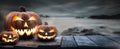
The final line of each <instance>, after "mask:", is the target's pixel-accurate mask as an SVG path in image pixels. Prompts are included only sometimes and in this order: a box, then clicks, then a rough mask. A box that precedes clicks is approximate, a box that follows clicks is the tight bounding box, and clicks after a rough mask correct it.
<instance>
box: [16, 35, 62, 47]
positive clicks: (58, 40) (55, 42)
mask: <svg viewBox="0 0 120 49" xmlns="http://www.w3.org/2000/svg"><path fill="white" fill-rule="evenodd" d="M61 40H62V36H59V37H56V39H55V40H53V41H37V40H29V41H19V42H18V43H17V44H16V45H15V48H45V49H47V48H57V47H60V45H61Z"/></svg>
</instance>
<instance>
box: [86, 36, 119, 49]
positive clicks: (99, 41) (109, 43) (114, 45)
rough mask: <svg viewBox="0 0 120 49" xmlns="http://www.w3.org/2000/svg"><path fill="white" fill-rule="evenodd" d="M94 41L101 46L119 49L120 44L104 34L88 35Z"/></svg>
mask: <svg viewBox="0 0 120 49" xmlns="http://www.w3.org/2000/svg"><path fill="white" fill-rule="evenodd" d="M88 38H90V39H91V40H92V41H94V42H95V43H96V44H97V45H99V46H100V47H105V48H113V49H117V48H118V47H119V46H120V45H119V44H118V43H116V42H114V41H112V40H110V39H108V38H105V37H104V36H88Z"/></svg>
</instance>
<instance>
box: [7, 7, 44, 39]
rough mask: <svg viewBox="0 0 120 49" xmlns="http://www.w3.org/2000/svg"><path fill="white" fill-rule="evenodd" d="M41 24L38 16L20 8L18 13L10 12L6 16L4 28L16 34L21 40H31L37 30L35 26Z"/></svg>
mask: <svg viewBox="0 0 120 49" xmlns="http://www.w3.org/2000/svg"><path fill="white" fill-rule="evenodd" d="M38 22H39V23H38ZM41 24H42V22H41V20H40V16H38V15H37V14H36V13H34V12H29V11H26V10H25V8H24V7H20V12H10V13H9V14H8V15H7V16H6V27H5V28H7V30H12V31H13V32H17V33H18V35H19V36H20V37H21V38H24V39H29V38H30V39H31V38H32V37H33V35H34V33H35V32H36V30H37V26H38V25H41Z"/></svg>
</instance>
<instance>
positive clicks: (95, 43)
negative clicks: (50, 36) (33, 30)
mask: <svg viewBox="0 0 120 49" xmlns="http://www.w3.org/2000/svg"><path fill="white" fill-rule="evenodd" d="M0 43H1V42H0ZM119 47H120V37H119V36H114V37H112V36H59V37H57V38H56V39H55V40H54V41H37V40H26V41H18V43H17V44H16V45H2V44H0V49H1V48H15V49H26V48H28V49H36V48H37V49H48V48H51V49H68V48H69V49H73V48H75V49H80V48H82V49H84V48H85V49H91V48H92V49H106V48H108V49H109V48H111V49H120V48H119Z"/></svg>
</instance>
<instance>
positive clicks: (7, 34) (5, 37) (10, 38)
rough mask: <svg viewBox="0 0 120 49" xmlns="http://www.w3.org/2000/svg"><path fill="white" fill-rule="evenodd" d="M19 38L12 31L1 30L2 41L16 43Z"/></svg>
mask: <svg viewBox="0 0 120 49" xmlns="http://www.w3.org/2000/svg"><path fill="white" fill-rule="evenodd" d="M18 40H19V35H18V34H17V33H14V32H12V31H3V32H2V33H1V41H2V42H4V43H16V42H17V41H18Z"/></svg>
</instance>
